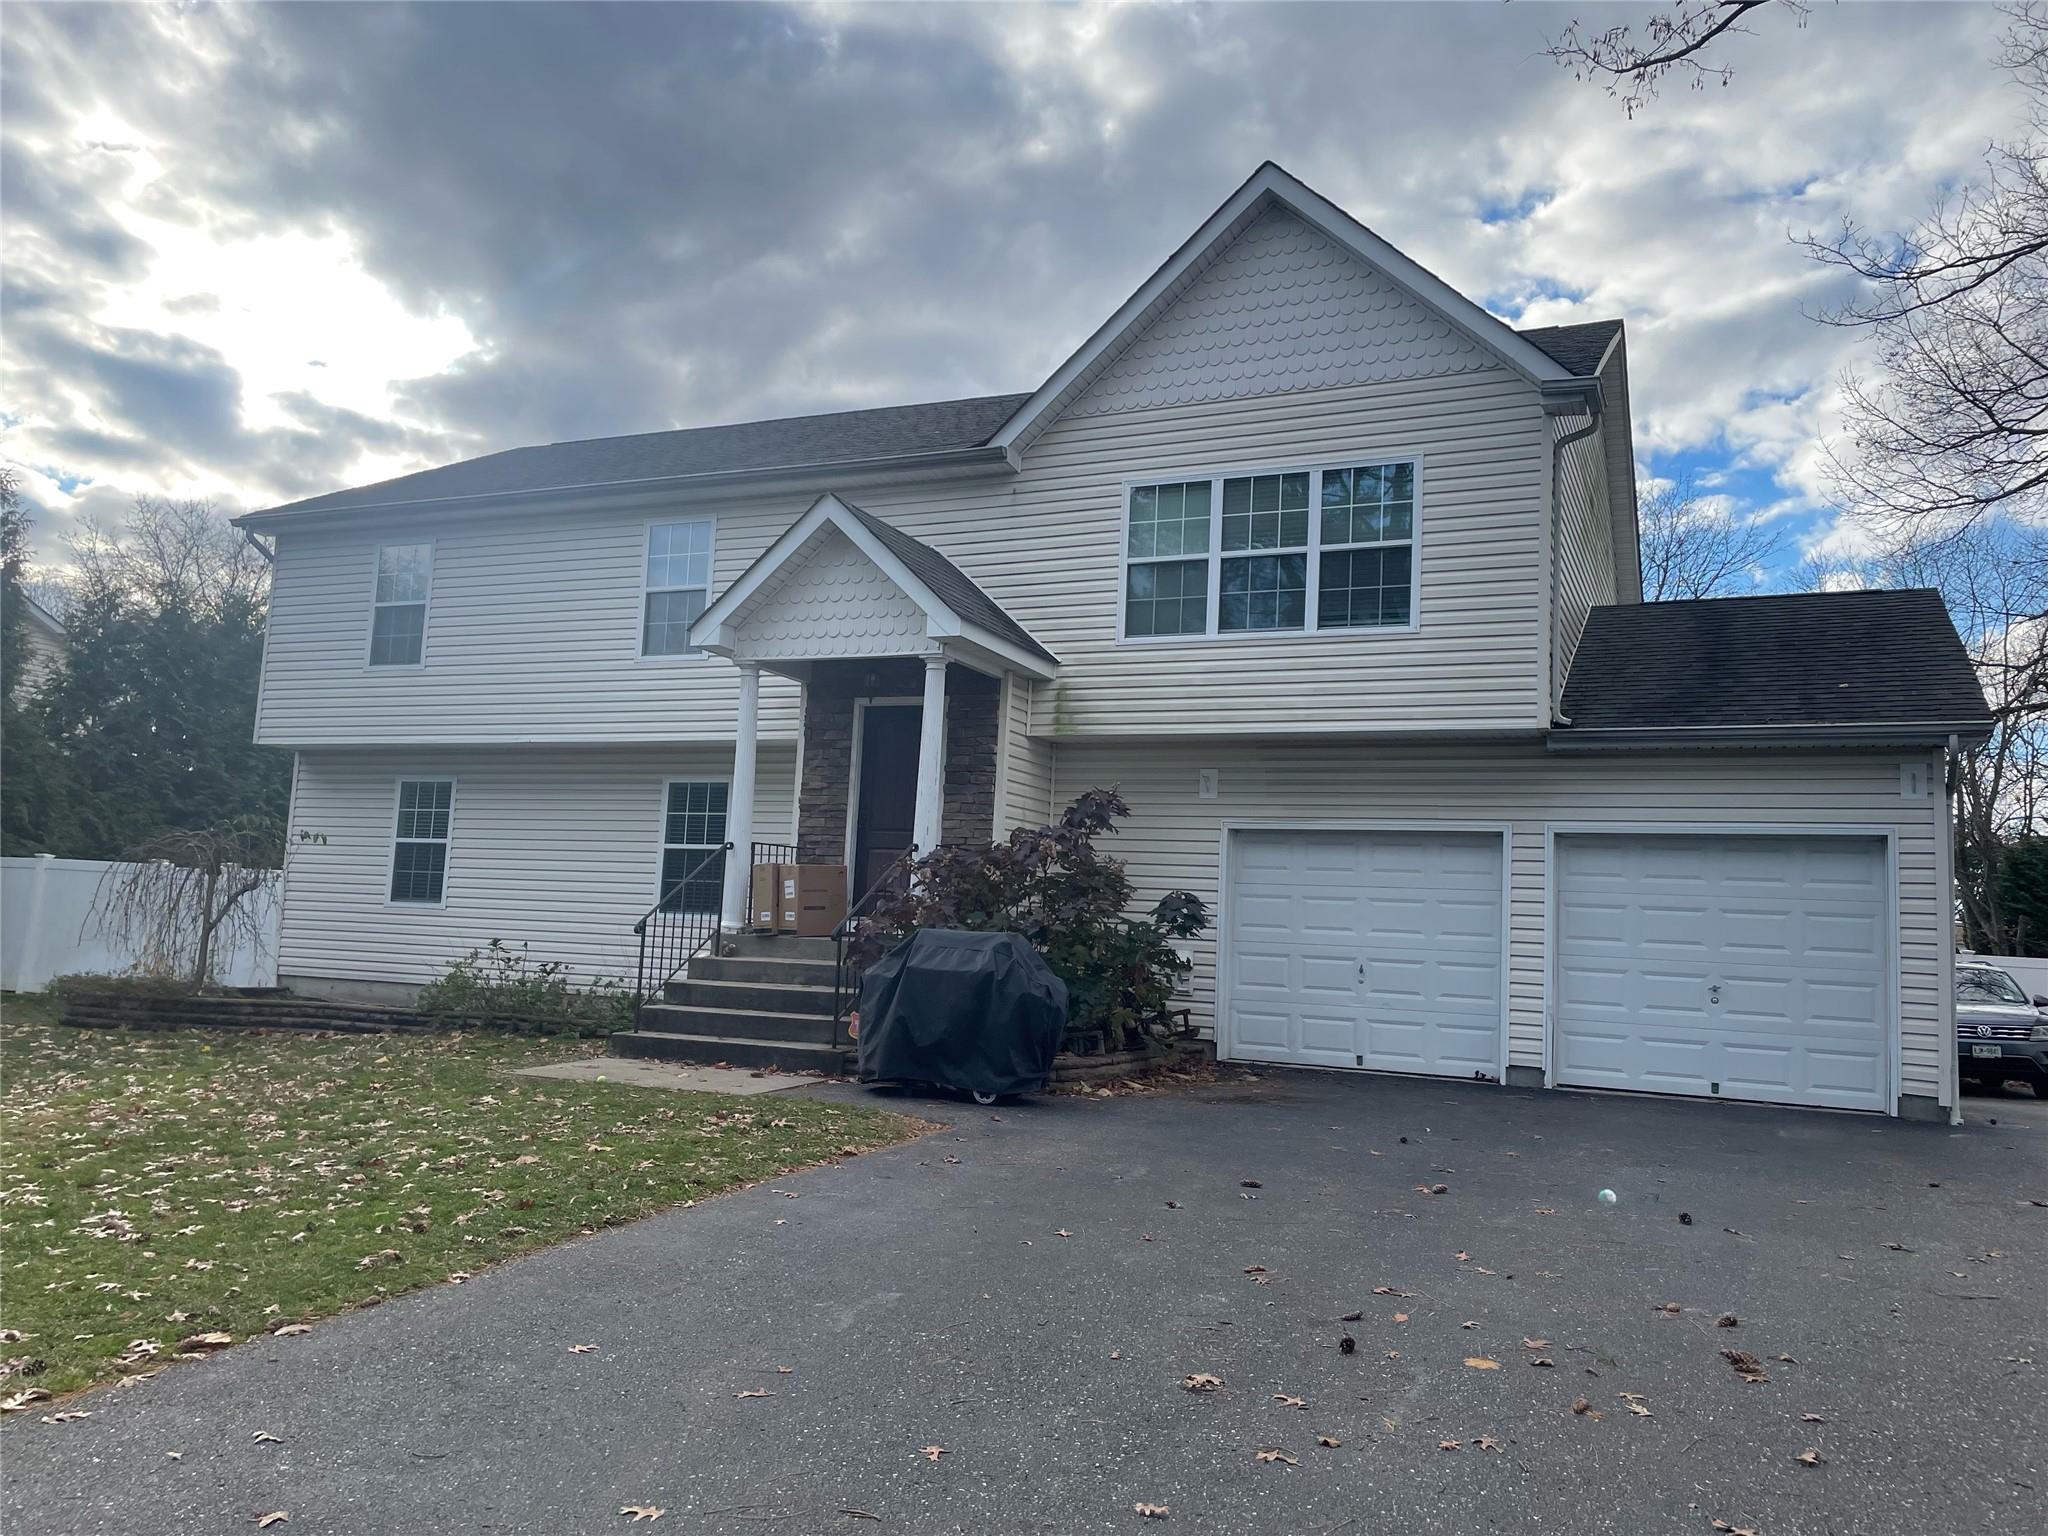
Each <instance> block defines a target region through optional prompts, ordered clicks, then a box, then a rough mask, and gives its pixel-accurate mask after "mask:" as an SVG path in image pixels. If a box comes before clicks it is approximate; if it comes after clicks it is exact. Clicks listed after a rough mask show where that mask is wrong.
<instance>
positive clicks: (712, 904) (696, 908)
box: [661, 779, 730, 912]
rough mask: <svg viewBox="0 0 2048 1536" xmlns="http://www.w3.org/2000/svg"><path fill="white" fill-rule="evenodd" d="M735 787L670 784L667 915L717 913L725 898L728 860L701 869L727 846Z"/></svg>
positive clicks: (664, 842) (664, 847) (664, 885)
mask: <svg viewBox="0 0 2048 1536" xmlns="http://www.w3.org/2000/svg"><path fill="white" fill-rule="evenodd" d="M729 793H730V786H729V785H727V784H724V783H722V782H720V781H718V780H715V779H712V780H705V779H697V780H686V779H677V780H675V781H673V782H672V783H670V785H669V786H668V793H667V796H666V799H665V800H664V802H663V805H662V817H661V906H662V910H663V911H665V912H716V911H717V910H718V909H719V907H720V906H721V905H722V904H723V901H724V896H725V861H724V860H723V859H715V860H713V861H712V862H711V863H710V864H709V865H708V866H705V867H704V868H701V869H700V868H699V867H698V866H700V865H703V864H704V860H705V859H706V857H708V856H709V855H710V854H712V853H713V852H715V851H716V850H718V849H719V848H720V847H722V846H724V843H725V808H726V801H727V798H728V796H729Z"/></svg>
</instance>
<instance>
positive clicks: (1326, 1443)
mask: <svg viewBox="0 0 2048 1536" xmlns="http://www.w3.org/2000/svg"><path fill="white" fill-rule="evenodd" d="M1343 1443H1344V1442H1343V1441H1342V1440H1339V1439H1338V1438H1337V1437H1336V1436H1335V1435H1317V1436H1316V1444H1317V1445H1320V1446H1321V1447H1322V1448H1323V1449H1324V1450H1326V1451H1334V1450H1336V1449H1337V1447H1339V1446H1340V1445H1342V1444H1343Z"/></svg>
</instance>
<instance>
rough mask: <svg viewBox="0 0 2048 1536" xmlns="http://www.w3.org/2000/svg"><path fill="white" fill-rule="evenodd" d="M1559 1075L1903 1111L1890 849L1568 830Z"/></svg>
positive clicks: (1557, 1010) (1560, 921)
mask: <svg viewBox="0 0 2048 1536" xmlns="http://www.w3.org/2000/svg"><path fill="white" fill-rule="evenodd" d="M1551 867H1552V871H1553V891H1554V894H1553V898H1552V911H1553V921H1552V943H1553V948H1552V953H1553V956H1554V962H1553V975H1554V990H1553V997H1554V999H1555V1001H1554V1005H1553V1012H1552V1021H1553V1022H1552V1044H1551V1052H1552V1060H1551V1077H1552V1081H1553V1082H1556V1083H1558V1084H1561V1085H1566V1086H1573V1087H1581V1088H1624V1089H1636V1090H1641V1091H1648V1092H1655V1093H1672V1094H1689V1095H1697V1096H1700V1097H1703V1098H1729V1099H1749V1100H1757V1101H1762V1102H1766V1103H1773V1104H1804V1105H1813V1106H1820V1107H1826V1108H1834V1109H1872V1110H1887V1109H1889V1108H1890V1107H1891V1105H1892V1076H1893V1073H1892V1043H1893V1040H1894V1037H1895V1035H1896V1027H1895V1024H1894V1008H1893V1003H1892V985H1891V979H1890V978H1891V977H1892V976H1893V974H1894V973H1895V968H1894V964H1893V960H1892V943H1891V936H1892V935H1893V934H1894V933H1895V932H1896V930H1897V923H1896V919H1895V917H1894V915H1893V897H1892V873H1891V871H1892V855H1891V848H1890V844H1889V842H1888V840H1887V839H1886V838H1884V837H1876V836H1868V835H1846V834H1845V835H1841V836H1835V835H1826V834H1806V835H1797V836H1786V835H1756V836H1750V835H1743V834H1735V833H1714V834H1710V835H1689V836H1681V835H1667V834H1652V835H1642V834H1630V833H1604V832H1603V833H1570V834H1564V833H1560V834H1559V835H1558V836H1557V837H1556V839H1555V841H1554V844H1553V853H1552V859H1551Z"/></svg>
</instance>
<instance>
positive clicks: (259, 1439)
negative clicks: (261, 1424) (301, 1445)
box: [249, 1429, 284, 1445]
mask: <svg viewBox="0 0 2048 1536" xmlns="http://www.w3.org/2000/svg"><path fill="white" fill-rule="evenodd" d="M249 1438H250V1439H251V1440H252V1441H254V1442H255V1443H256V1444H257V1445H283V1444H284V1441H283V1440H282V1439H281V1438H279V1437H278V1436H276V1435H273V1434H272V1433H271V1432H270V1431H269V1430H267V1429H259V1430H257V1431H256V1433H255V1434H253V1435H251V1436H250V1437H249Z"/></svg>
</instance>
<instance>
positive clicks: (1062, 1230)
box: [1053, 1227, 1074, 1237]
mask: <svg viewBox="0 0 2048 1536" xmlns="http://www.w3.org/2000/svg"><path fill="white" fill-rule="evenodd" d="M1073 1235H1074V1234H1073V1233H1071V1232H1069V1231H1068V1230H1067V1229H1066V1228H1065V1227H1061V1228H1060V1229H1059V1231H1057V1232H1055V1233H1053V1236H1054V1237H1072V1236H1073Z"/></svg>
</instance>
